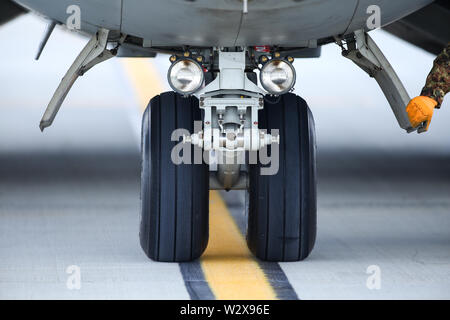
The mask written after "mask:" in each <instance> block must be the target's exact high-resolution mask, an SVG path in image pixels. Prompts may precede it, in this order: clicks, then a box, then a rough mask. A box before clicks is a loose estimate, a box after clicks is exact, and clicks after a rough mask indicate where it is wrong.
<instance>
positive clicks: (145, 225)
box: [140, 92, 317, 262]
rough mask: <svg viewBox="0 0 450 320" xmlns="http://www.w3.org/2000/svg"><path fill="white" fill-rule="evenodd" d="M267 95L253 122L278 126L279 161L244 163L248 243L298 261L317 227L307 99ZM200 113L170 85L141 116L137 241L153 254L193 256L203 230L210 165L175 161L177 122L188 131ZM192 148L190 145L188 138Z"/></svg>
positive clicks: (268, 254)
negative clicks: (272, 169)
mask: <svg viewBox="0 0 450 320" xmlns="http://www.w3.org/2000/svg"><path fill="white" fill-rule="evenodd" d="M269 99H270V98H269V97H267V98H266V102H265V103H264V108H263V109H261V110H260V111H259V127H260V128H261V129H267V131H268V132H270V131H271V130H272V129H277V130H279V134H280V144H279V160H278V161H279V168H278V172H277V173H276V174H274V175H261V168H262V167H264V165H262V164H260V163H259V162H258V164H254V165H248V166H247V167H248V179H249V181H248V186H249V187H248V193H249V198H248V199H249V203H248V215H247V216H248V224H247V225H248V228H247V235H246V238H247V244H248V247H249V249H250V251H251V252H252V253H253V254H254V255H255V256H256V257H257V258H259V259H261V260H265V261H280V262H281V261H299V260H303V259H305V258H306V257H307V256H308V255H309V254H310V252H311V250H312V249H313V247H314V242H315V239H316V228H317V205H316V202H317V201H316V198H317V197H316V142H315V130H314V119H313V116H312V113H311V111H310V110H309V108H308V105H307V104H306V102H305V101H304V100H303V99H302V98H300V97H298V96H296V95H294V94H291V93H288V94H284V95H282V96H280V97H278V98H276V99H275V100H273V101H270V100H269ZM201 120H202V112H201V109H200V108H199V102H198V100H197V98H195V97H188V98H185V97H183V96H181V95H179V94H177V93H175V92H166V93H163V94H161V95H159V96H156V97H154V98H153V99H152V100H151V101H150V103H149V105H148V107H147V109H146V110H145V112H144V115H143V119H142V146H141V152H142V167H141V225H140V242H141V246H142V248H143V249H144V251H145V253H146V254H147V256H148V257H149V258H151V259H152V260H155V261H165V262H183V261H192V260H195V259H197V258H199V257H200V256H201V255H202V253H203V252H204V250H205V249H206V246H207V244H208V237H209V166H208V165H207V164H205V163H202V164H194V161H193V160H194V159H193V158H194V152H191V155H192V159H191V160H192V161H191V163H192V164H185V163H182V164H175V163H174V162H173V161H172V159H171V154H172V150H173V148H174V147H175V145H176V144H177V143H179V142H177V141H172V139H171V136H172V133H173V132H174V130H176V129H180V128H183V129H186V130H188V131H189V132H193V131H194V121H201ZM190 147H192V148H194V147H193V146H192V145H191V146H190Z"/></svg>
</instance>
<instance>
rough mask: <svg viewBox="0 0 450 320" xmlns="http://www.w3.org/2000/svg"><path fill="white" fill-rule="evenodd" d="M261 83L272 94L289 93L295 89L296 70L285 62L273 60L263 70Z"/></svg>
mask: <svg viewBox="0 0 450 320" xmlns="http://www.w3.org/2000/svg"><path fill="white" fill-rule="evenodd" d="M260 81H261V84H262V86H263V87H264V89H266V90H267V91H268V92H269V93H270V94H273V95H281V94H284V93H287V92H289V91H290V90H291V89H292V88H293V87H294V84H295V69H294V67H293V66H292V65H291V64H290V63H289V62H287V61H285V60H279V59H274V60H271V61H270V62H268V63H266V64H265V65H264V66H263V68H262V69H261V73H260Z"/></svg>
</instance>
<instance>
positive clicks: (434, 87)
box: [421, 42, 450, 108]
mask: <svg viewBox="0 0 450 320" xmlns="http://www.w3.org/2000/svg"><path fill="white" fill-rule="evenodd" d="M449 74H450V42H449V43H448V44H447V47H446V48H445V49H444V51H442V52H441V54H440V55H438V56H437V58H436V60H434V64H433V69H431V72H430V74H429V75H428V77H427V82H426V84H425V87H424V88H423V89H422V93H421V95H422V96H426V97H430V98H432V99H434V100H436V101H437V103H438V105H437V106H436V108H439V107H440V106H441V104H442V101H443V100H444V96H445V95H446V94H447V92H449V91H450V75H449Z"/></svg>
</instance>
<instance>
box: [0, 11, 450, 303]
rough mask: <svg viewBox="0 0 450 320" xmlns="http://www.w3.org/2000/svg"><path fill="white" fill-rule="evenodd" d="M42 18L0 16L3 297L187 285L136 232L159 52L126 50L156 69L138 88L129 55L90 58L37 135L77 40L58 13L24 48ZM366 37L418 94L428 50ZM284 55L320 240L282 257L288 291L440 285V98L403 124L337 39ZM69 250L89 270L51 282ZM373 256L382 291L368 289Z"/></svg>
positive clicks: (420, 292)
mask: <svg viewBox="0 0 450 320" xmlns="http://www.w3.org/2000/svg"><path fill="white" fill-rule="evenodd" d="M45 27H46V24H45V21H44V20H43V19H42V18H40V17H37V16H34V15H31V14H28V15H24V16H21V17H19V18H18V19H16V20H14V21H12V22H10V23H8V24H7V25H4V26H2V28H0V38H1V39H2V50H0V71H1V72H0V298H53V297H60V298H61V297H62V298H96V297H103V298H124V297H126V298H159V299H165V298H186V297H187V293H186V290H185V289H184V285H183V281H182V278H181V275H180V273H179V271H178V266H177V265H173V264H158V263H152V262H149V261H148V260H147V258H146V257H145V256H144V254H143V253H142V252H141V249H140V247H139V244H138V224H139V170H140V169H139V166H140V158H139V157H140V155H139V144H140V138H139V136H140V116H141V113H142V110H143V101H144V100H149V99H150V98H151V97H152V96H153V95H154V94H156V93H158V92H160V91H166V90H168V88H169V87H168V84H167V82H166V72H167V68H168V66H169V61H168V56H165V55H158V56H157V57H156V58H155V59H141V58H140V59H138V60H141V62H139V63H142V64H141V66H142V65H143V66H145V67H148V70H150V71H149V72H154V73H156V78H155V79H157V80H156V81H155V83H154V85H153V86H152V87H151V88H148V97H147V98H148V99H145V97H144V98H143V97H142V96H139V94H138V93H137V90H136V86H137V85H139V79H136V78H133V75H132V72H130V70H132V68H133V65H132V64H133V63H134V62H133V61H129V60H128V59H119V58H116V59H111V60H109V61H107V62H104V63H102V64H100V65H98V66H96V67H94V68H93V69H92V70H90V71H89V72H88V73H87V74H86V75H84V76H83V77H81V78H79V79H78V81H77V82H76V84H75V85H74V87H73V88H72V90H71V91H70V93H69V95H68V96H67V98H66V100H65V102H64V104H63V106H62V108H61V110H60V112H59V114H58V116H57V118H56V119H55V122H54V124H53V126H52V127H50V128H48V129H46V130H45V131H44V132H43V133H41V132H40V131H39V128H38V124H39V121H40V117H41V115H42V113H43V111H44V109H45V107H46V106H47V103H48V102H49V100H50V98H51V96H52V94H53V92H54V90H55V89H56V87H57V86H58V84H59V81H60V80H61V78H62V77H63V75H64V73H65V72H66V70H67V69H68V67H69V66H70V64H71V63H72V61H73V60H74V59H75V57H76V56H77V55H78V53H79V51H80V50H81V49H82V48H83V46H84V45H85V43H86V42H87V38H84V37H83V36H80V35H78V34H76V33H73V32H69V31H67V30H65V29H63V28H60V27H57V28H56V30H55V32H54V33H53V34H52V36H51V38H50V40H49V42H48V44H47V46H46V47H45V49H44V52H43V53H42V56H41V58H40V60H39V61H35V60H34V56H35V54H36V51H37V48H38V45H39V42H40V40H41V37H42V35H43V32H44V30H45ZM371 36H372V37H373V38H374V39H375V41H376V42H377V43H378V45H379V46H380V48H381V49H382V50H383V52H384V53H385V55H386V56H387V57H388V59H389V60H390V62H391V64H392V65H393V67H394V68H395V70H396V71H397V73H398V75H399V77H400V78H401V79H402V80H403V83H404V85H405V87H406V89H407V90H408V92H409V94H410V95H411V97H413V96H416V95H418V94H419V93H420V91H421V89H422V87H423V85H424V83H425V78H426V76H427V74H428V72H429V71H430V69H431V66H432V62H433V59H434V56H432V55H431V54H429V53H427V52H425V51H423V50H421V49H418V48H416V47H414V46H412V45H410V44H408V43H406V42H404V41H402V40H399V39H398V38H395V37H394V36H392V35H389V34H387V33H385V32H384V31H380V30H377V31H374V32H372V33H371ZM295 66H296V70H297V75H298V77H297V84H296V87H295V92H296V93H297V94H298V95H300V96H302V97H303V98H304V99H305V100H306V101H307V102H308V103H309V106H310V108H311V109H312V111H313V114H314V116H315V120H316V131H317V139H318V179H319V182H318V183H319V186H318V191H319V193H318V201H319V205H318V215H319V222H318V228H319V229H318V232H319V233H318V240H317V245H316V248H315V250H314V251H313V254H312V255H311V258H310V259H308V260H307V261H306V262H304V263H291V264H281V267H282V269H283V271H284V272H285V273H286V275H287V277H288V278H289V280H290V281H291V283H292V286H293V287H294V289H295V290H296V291H297V294H298V295H299V297H300V298H383V299H389V298H450V126H449V119H450V98H447V99H446V100H445V102H444V104H443V105H442V108H441V110H438V111H436V112H435V116H434V118H433V121H432V123H431V127H430V131H429V132H428V133H426V134H422V135H417V134H409V135H408V134H406V133H405V132H403V131H402V130H401V129H400V128H399V127H398V125H397V122H396V120H395V117H394V115H393V113H392V111H391V110H390V107H389V105H388V103H387V101H386V99H385V97H384V96H383V94H382V92H381V90H380V89H379V88H378V86H377V84H376V82H375V80H373V79H371V78H369V77H368V76H367V75H366V74H365V73H364V72H363V71H361V70H360V69H359V68H357V67H356V65H354V64H353V63H352V62H351V61H349V60H347V59H344V58H343V57H341V54H340V49H339V47H338V46H336V45H333V44H331V45H327V46H325V47H324V48H323V50H322V57H321V58H319V59H297V60H296V62H295ZM235 197H236V198H240V197H241V195H239V194H238V193H236V194H235ZM70 264H77V265H82V266H83V268H84V270H87V271H86V272H85V273H84V277H85V279H86V285H85V287H84V290H82V291H78V292H76V291H69V290H66V289H65V287H64V285H61V283H62V284H64V282H65V279H66V276H67V274H66V273H65V268H66V267H67V266H68V265H70ZM373 264H375V265H379V266H380V267H381V269H382V272H383V289H382V290H379V291H370V290H368V289H367V288H366V287H365V279H366V277H367V274H366V268H367V267H368V266H369V265H373ZM161 274H164V277H161Z"/></svg>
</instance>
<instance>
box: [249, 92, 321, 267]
mask: <svg viewBox="0 0 450 320" xmlns="http://www.w3.org/2000/svg"><path fill="white" fill-rule="evenodd" d="M267 99H269V98H266V100H267ZM270 99H271V100H270V101H269V102H267V101H266V103H265V105H264V109H263V110H261V111H260V112H259V127H260V128H261V129H268V132H269V133H270V131H271V130H272V129H279V133H280V138H281V139H280V145H279V154H280V158H279V170H278V173H277V174H275V175H260V168H261V167H262V165H261V164H260V162H259V161H258V164H256V165H250V166H249V177H250V188H249V213H248V230H247V243H248V247H249V249H250V250H251V252H252V253H253V254H254V255H255V256H256V257H258V258H260V259H262V260H266V261H280V262H281V261H299V260H303V259H305V258H306V257H307V256H308V255H309V254H310V253H311V251H312V249H313V247H314V243H315V240H316V229H317V196H316V194H317V192H316V141H315V130H314V119H313V116H312V113H311V111H310V110H309V108H308V105H307V104H306V102H305V100H303V99H302V98H300V97H298V96H296V95H294V94H290V93H289V94H285V95H283V96H281V97H279V98H270ZM270 102H272V103H270Z"/></svg>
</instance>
